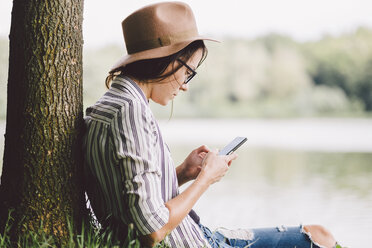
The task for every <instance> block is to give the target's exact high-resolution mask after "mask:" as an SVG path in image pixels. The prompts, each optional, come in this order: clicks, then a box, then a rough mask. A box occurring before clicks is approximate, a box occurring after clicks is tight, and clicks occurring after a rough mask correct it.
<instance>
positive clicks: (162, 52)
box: [110, 36, 220, 72]
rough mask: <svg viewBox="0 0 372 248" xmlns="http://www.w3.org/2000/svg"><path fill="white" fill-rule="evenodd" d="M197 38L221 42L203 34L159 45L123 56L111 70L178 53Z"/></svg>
mask: <svg viewBox="0 0 372 248" xmlns="http://www.w3.org/2000/svg"><path fill="white" fill-rule="evenodd" d="M196 40H208V41H214V42H220V41H218V40H215V39H211V38H207V37H203V36H196V37H193V38H190V39H188V40H185V41H183V42H180V43H176V44H172V45H169V46H163V47H157V48H153V49H149V50H145V51H141V52H137V53H133V54H128V55H125V56H123V57H121V58H120V59H119V60H118V61H117V62H116V63H115V64H114V66H113V67H112V68H111V70H110V72H112V71H114V70H115V69H117V68H119V67H124V66H125V65H127V64H130V63H133V62H135V61H139V60H144V59H155V58H161V57H166V56H169V55H171V54H173V53H176V52H178V51H180V50H182V49H183V48H185V47H187V46H188V45H189V44H190V43H192V42H193V41H196Z"/></svg>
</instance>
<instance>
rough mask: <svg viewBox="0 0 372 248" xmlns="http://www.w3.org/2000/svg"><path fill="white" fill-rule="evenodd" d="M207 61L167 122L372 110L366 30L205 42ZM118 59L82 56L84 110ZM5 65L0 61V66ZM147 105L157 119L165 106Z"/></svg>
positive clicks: (116, 53)
mask: <svg viewBox="0 0 372 248" xmlns="http://www.w3.org/2000/svg"><path fill="white" fill-rule="evenodd" d="M0 41H1V42H0V51H1V58H0V63H1V65H0V87H1V90H0V94H1V98H0V103H1V109H0V117H2V118H3V117H5V87H6V86H5V83H6V70H7V69H6V68H7V66H6V62H7V61H6V57H7V56H6V55H5V54H7V47H6V44H7V42H5V41H4V40H0ZM207 46H208V48H209V55H208V59H207V60H206V61H205V62H204V64H203V65H202V66H201V67H200V68H199V69H198V75H197V77H196V78H195V79H193V80H192V81H191V82H190V87H189V93H188V94H179V96H178V97H177V99H176V100H175V101H174V113H173V116H174V117H222V118H223V117H225V118H229V117H295V116H300V117H301V116H305V117H306V116H365V115H369V113H370V112H371V111H372V70H371V69H372V30H371V29H368V28H363V27H360V28H358V29H356V30H355V31H353V32H350V33H345V34H343V35H340V36H338V37H332V36H325V37H323V38H322V39H321V40H318V41H313V42H302V43H301V42H297V41H294V40H292V39H291V38H290V37H287V36H282V35H277V34H269V35H266V36H262V37H258V38H256V39H251V40H244V39H232V38H227V39H226V40H224V41H223V42H222V43H221V44H215V43H212V42H208V44H207ZM124 53H125V51H124V48H123V47H121V46H117V45H110V46H107V47H103V48H89V49H85V50H84V105H85V107H87V106H89V105H92V104H93V103H94V102H95V101H96V100H97V99H99V97H100V96H101V95H102V94H103V93H104V92H105V90H106V88H105V86H104V80H105V78H106V76H107V72H108V71H109V70H110V67H111V66H112V65H113V64H114V63H115V62H116V60H118V59H119V58H120V57H121V56H122V55H123V54H124ZM4 61H5V62H4ZM153 105H154V106H152V107H153V109H154V112H155V114H156V115H157V116H158V117H160V118H168V117H169V116H170V112H171V107H168V109H166V110H164V108H163V107H160V106H156V105H155V104H153Z"/></svg>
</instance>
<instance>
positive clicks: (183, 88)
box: [180, 84, 189, 91]
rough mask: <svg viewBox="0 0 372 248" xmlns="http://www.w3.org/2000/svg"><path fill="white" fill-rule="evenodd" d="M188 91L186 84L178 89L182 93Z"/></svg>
mask: <svg viewBox="0 0 372 248" xmlns="http://www.w3.org/2000/svg"><path fill="white" fill-rule="evenodd" d="M188 89H189V85H188V84H182V85H181V87H180V90H182V91H187V90H188Z"/></svg>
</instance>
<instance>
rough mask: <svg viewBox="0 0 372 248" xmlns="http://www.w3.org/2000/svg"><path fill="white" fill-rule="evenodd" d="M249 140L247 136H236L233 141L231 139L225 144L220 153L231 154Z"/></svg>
mask: <svg viewBox="0 0 372 248" xmlns="http://www.w3.org/2000/svg"><path fill="white" fill-rule="evenodd" d="M246 141H247V138H246V137H236V138H235V139H234V140H233V141H231V142H230V143H229V144H228V145H227V146H225V147H224V148H223V149H222V150H221V151H220V152H219V153H218V155H229V154H231V153H232V152H234V151H236V149H238V148H239V147H240V146H241V145H243V144H244V142H246Z"/></svg>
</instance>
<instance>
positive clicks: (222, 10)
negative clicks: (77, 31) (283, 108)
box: [0, 0, 372, 47]
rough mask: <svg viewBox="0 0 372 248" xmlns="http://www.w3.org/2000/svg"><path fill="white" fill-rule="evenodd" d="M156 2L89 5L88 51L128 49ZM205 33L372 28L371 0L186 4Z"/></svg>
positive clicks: (5, 9)
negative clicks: (135, 15) (130, 24)
mask: <svg viewBox="0 0 372 248" xmlns="http://www.w3.org/2000/svg"><path fill="white" fill-rule="evenodd" d="M155 2H158V1H153V0H127V1H124V0H105V1H98V0H85V3H84V22H83V35H84V44H85V46H87V47H95V46H104V45H107V44H123V36H122V31H121V26H120V25H121V21H122V20H123V19H124V18H125V17H126V16H127V15H129V14H130V13H131V12H133V11H135V10H136V9H138V8H140V7H142V6H145V5H147V4H151V3H155ZM184 2H186V3H188V4H189V5H190V6H191V8H192V9H193V11H194V14H195V17H196V20H197V23H198V27H199V32H200V33H201V34H204V35H210V36H212V37H215V38H221V37H225V36H233V37H244V38H254V37H257V36H260V35H264V34H267V33H271V32H276V33H280V34H284V35H289V36H291V37H292V38H294V39H296V40H298V41H308V40H316V39H319V38H321V37H322V36H323V35H325V34H330V35H338V34H340V33H344V32H351V31H353V30H355V29H356V27H358V26H367V27H372V1H371V0H311V1H310V0H308V1H304V0H280V1H279V0H229V1H218V0H185V1H184ZM11 8H12V1H11V0H1V1H0V36H7V35H8V34H9V29H10V18H11Z"/></svg>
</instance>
